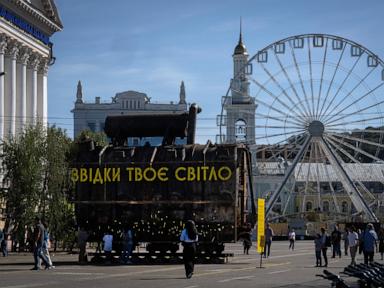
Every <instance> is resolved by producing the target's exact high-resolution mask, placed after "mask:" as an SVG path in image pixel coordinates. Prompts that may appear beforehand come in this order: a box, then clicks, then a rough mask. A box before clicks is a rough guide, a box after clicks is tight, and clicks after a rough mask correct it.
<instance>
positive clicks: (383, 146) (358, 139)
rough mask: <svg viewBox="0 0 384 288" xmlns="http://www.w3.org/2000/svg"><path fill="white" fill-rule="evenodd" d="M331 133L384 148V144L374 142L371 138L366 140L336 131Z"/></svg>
mask: <svg viewBox="0 0 384 288" xmlns="http://www.w3.org/2000/svg"><path fill="white" fill-rule="evenodd" d="M329 134H330V135H332V136H334V137H342V138H346V139H349V140H352V141H356V142H361V143H365V144H369V145H372V146H376V147H381V148H384V144H381V143H376V142H372V141H369V140H366V139H362V138H356V137H353V136H349V135H340V134H336V133H329Z"/></svg>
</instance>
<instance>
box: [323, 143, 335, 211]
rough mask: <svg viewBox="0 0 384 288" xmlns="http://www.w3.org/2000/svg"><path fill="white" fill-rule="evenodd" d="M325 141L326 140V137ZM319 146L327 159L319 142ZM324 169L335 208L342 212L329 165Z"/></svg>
mask: <svg viewBox="0 0 384 288" xmlns="http://www.w3.org/2000/svg"><path fill="white" fill-rule="evenodd" d="M324 141H326V140H325V139H324ZM319 148H320V153H321V154H322V155H323V156H324V159H327V156H326V153H325V152H324V150H323V148H322V146H321V145H320V144H319ZM324 166H325V167H324V171H325V176H326V177H327V179H328V185H329V187H330V188H331V193H332V200H333V204H334V205H335V210H336V212H337V213H338V214H340V207H339V204H338V201H337V197H336V192H335V189H334V188H333V184H332V182H331V180H330V179H331V178H330V175H329V171H328V168H329V165H326V164H325V165H324Z"/></svg>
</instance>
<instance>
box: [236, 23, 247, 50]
mask: <svg viewBox="0 0 384 288" xmlns="http://www.w3.org/2000/svg"><path fill="white" fill-rule="evenodd" d="M233 55H248V52H247V48H245V45H244V43H243V19H242V17H240V35H239V43H237V46H236V47H235V51H234V52H233Z"/></svg>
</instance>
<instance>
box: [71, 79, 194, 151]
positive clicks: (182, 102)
mask: <svg viewBox="0 0 384 288" xmlns="http://www.w3.org/2000/svg"><path fill="white" fill-rule="evenodd" d="M82 90H83V89H82V85H81V82H80V81H79V82H78V84H77V93H76V102H75V108H74V109H73V110H72V113H73V126H74V137H77V136H78V135H79V134H80V133H81V132H82V131H84V130H90V131H93V132H100V131H104V122H105V119H106V117H107V116H110V115H159V114H169V113H174V114H179V113H180V114H181V113H184V112H186V111H187V109H188V107H187V102H186V95H185V86H184V82H181V85H180V94H179V101H178V103H174V102H170V103H152V102H151V98H150V97H148V96H147V94H145V93H141V92H137V91H125V92H120V93H117V94H116V95H115V96H114V97H112V101H111V102H106V103H105V102H101V101H100V97H96V98H95V102H93V103H86V102H84V101H83V91H82ZM148 140H149V139H129V141H132V142H130V143H128V144H130V145H141V144H143V143H145V142H146V141H148ZM152 140H154V139H152ZM152 140H151V141H150V142H152ZM157 140H159V141H160V139H157ZM157 140H156V141H157ZM151 144H153V145H155V144H156V143H153V142H152V143H151Z"/></svg>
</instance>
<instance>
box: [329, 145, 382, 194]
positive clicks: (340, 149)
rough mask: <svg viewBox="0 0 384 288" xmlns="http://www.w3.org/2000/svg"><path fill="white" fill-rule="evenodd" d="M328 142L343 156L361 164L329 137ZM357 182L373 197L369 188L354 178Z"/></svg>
mask: <svg viewBox="0 0 384 288" xmlns="http://www.w3.org/2000/svg"><path fill="white" fill-rule="evenodd" d="M327 141H328V142H329V143H331V144H332V145H333V146H335V147H336V148H337V149H338V150H339V151H340V152H342V153H343V154H344V155H345V156H347V157H348V158H349V159H351V160H352V161H353V162H354V163H357V164H361V163H360V161H359V160H357V159H356V158H355V157H353V156H352V155H351V154H350V153H348V152H347V151H346V150H345V149H343V148H341V147H340V146H338V145H337V144H336V143H334V142H333V141H331V140H330V139H328V140H327ZM355 181H356V182H357V183H359V185H360V187H361V188H362V189H363V190H364V191H365V192H366V193H367V194H368V195H369V196H370V197H371V198H372V197H373V199H375V197H374V196H373V195H372V194H371V193H370V192H369V190H368V189H367V188H366V187H365V185H364V184H363V183H362V182H361V181H360V180H358V179H355Z"/></svg>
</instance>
